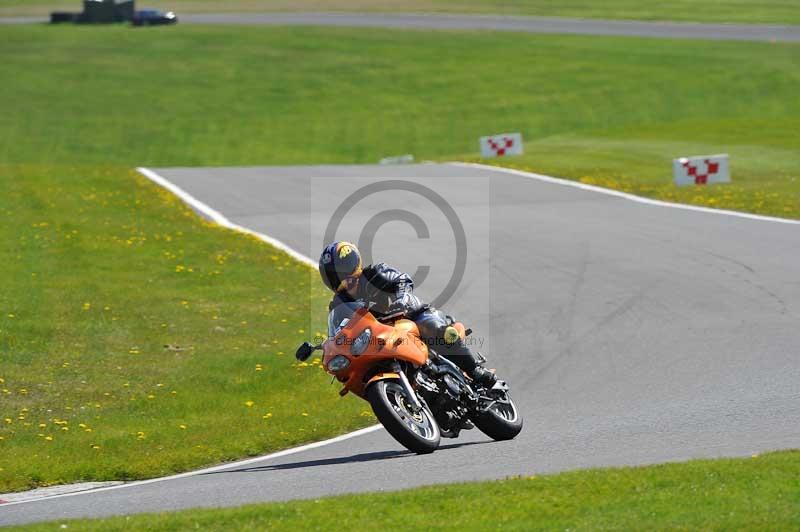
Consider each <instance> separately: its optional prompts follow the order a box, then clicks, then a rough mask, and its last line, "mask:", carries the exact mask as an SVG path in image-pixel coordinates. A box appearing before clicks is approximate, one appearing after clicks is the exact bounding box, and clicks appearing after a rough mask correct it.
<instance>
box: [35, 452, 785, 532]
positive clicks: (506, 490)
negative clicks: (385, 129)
mask: <svg viewBox="0 0 800 532" xmlns="http://www.w3.org/2000/svg"><path fill="white" fill-rule="evenodd" d="M798 477H800V452H798V451H788V452H777V453H769V454H765V455H762V456H759V457H754V458H739V459H722V460H697V461H691V462H685V463H679V464H663V465H656V466H647V467H639V468H618V469H595V470H588V471H575V472H569V473H561V474H558V475H548V476H530V477H525V478H516V479H508V480H504V481H499V482H483V483H469V484H451V485H442V486H435V487H428V488H420V489H414V490H407V491H401V492H395V493H370V494H365V495H352V496H344V497H333V498H326V499H318V500H309V501H298V502H289V503H281V504H261V505H250V506H244V507H240V508H235V509H215V510H191V511H185V512H178V513H163V514H151V515H141V516H130V517H118V518H112V519H102V520H82V521H73V522H70V525H69V526H70V527H72V526H73V525H77V526H78V528H80V530H103V531H112V530H131V529H137V530H140V529H141V530H144V529H146V530H187V529H193V528H202V529H203V530H231V529H235V530H267V529H268V530H325V529H328V528H330V524H331V523H336V526H337V527H341V528H344V529H348V530H353V529H358V528H364V527H377V528H380V529H382V530H414V529H416V530H419V529H423V530H496V529H503V530H597V529H614V530H642V529H646V530H663V529H680V530H685V529H688V530H732V529H756V530H762V529H763V530H793V529H797V527H798V526H800V489H798V480H797V479H798ZM454 509H455V511H454ZM58 523H59V522H51V523H46V524H41V525H34V526H31V527H29V528H26V530H52V529H53V527H54V525H56V524H58Z"/></svg>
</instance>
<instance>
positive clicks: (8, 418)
mask: <svg viewBox="0 0 800 532" xmlns="http://www.w3.org/2000/svg"><path fill="white" fill-rule="evenodd" d="M5 422H6V423H8V424H9V425H10V424H12V423H13V422H14V420H13V419H11V418H10V417H7V418H6V419H5Z"/></svg>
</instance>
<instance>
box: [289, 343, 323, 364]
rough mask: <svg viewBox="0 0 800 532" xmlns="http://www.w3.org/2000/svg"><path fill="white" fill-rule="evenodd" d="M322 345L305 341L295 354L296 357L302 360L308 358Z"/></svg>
mask: <svg viewBox="0 0 800 532" xmlns="http://www.w3.org/2000/svg"><path fill="white" fill-rule="evenodd" d="M319 348H320V346H318V345H311V344H310V343H308V342H303V343H302V345H301V346H300V347H298V348H297V352H296V353H295V354H294V357H295V358H296V359H297V360H300V361H306V360H308V357H310V356H311V353H313V352H314V351H316V350H317V349H319Z"/></svg>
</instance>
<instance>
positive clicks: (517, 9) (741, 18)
mask: <svg viewBox="0 0 800 532" xmlns="http://www.w3.org/2000/svg"><path fill="white" fill-rule="evenodd" d="M147 6H148V7H157V8H160V9H170V10H175V11H177V12H178V14H179V15H180V14H181V13H197V12H200V13H202V12H257V11H326V12H330V11H355V12H397V13H421V12H428V13H470V14H496V15H534V16H547V17H578V18H607V19H609V18H610V19H633V20H677V21H684V22H739V23H743V24H755V23H776V24H798V23H800V14H799V13H798V10H797V6H796V4H795V3H794V1H793V0H770V1H769V2H752V1H749V0H716V1H711V0H703V1H693V0H668V1H665V2H656V1H654V0H649V1H645V2H642V1H637V0H609V1H606V2H597V1H591V0H562V1H560V2H553V1H552V0H515V1H509V0H226V1H225V2H219V1H218V0H149V1H148V2H147ZM54 9H58V10H80V9H79V3H78V2H76V1H75V0H2V1H0V16H14V15H31V14H35V15H40V14H46V13H48V12H49V11H51V10H54Z"/></svg>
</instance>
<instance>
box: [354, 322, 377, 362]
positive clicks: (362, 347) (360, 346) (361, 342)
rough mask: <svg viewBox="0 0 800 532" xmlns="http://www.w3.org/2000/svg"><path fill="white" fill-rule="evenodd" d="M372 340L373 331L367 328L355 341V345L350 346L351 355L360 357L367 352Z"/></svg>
mask: <svg viewBox="0 0 800 532" xmlns="http://www.w3.org/2000/svg"><path fill="white" fill-rule="evenodd" d="M371 339H372V330H371V329H370V328H369V327H367V328H366V329H364V331H363V332H362V333H361V334H359V335H358V336H357V337H356V339H355V340H353V345H351V346H350V353H352V354H353V355H354V356H358V355H360V354H361V353H363V352H364V351H366V350H367V346H368V345H369V341H370V340H371Z"/></svg>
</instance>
